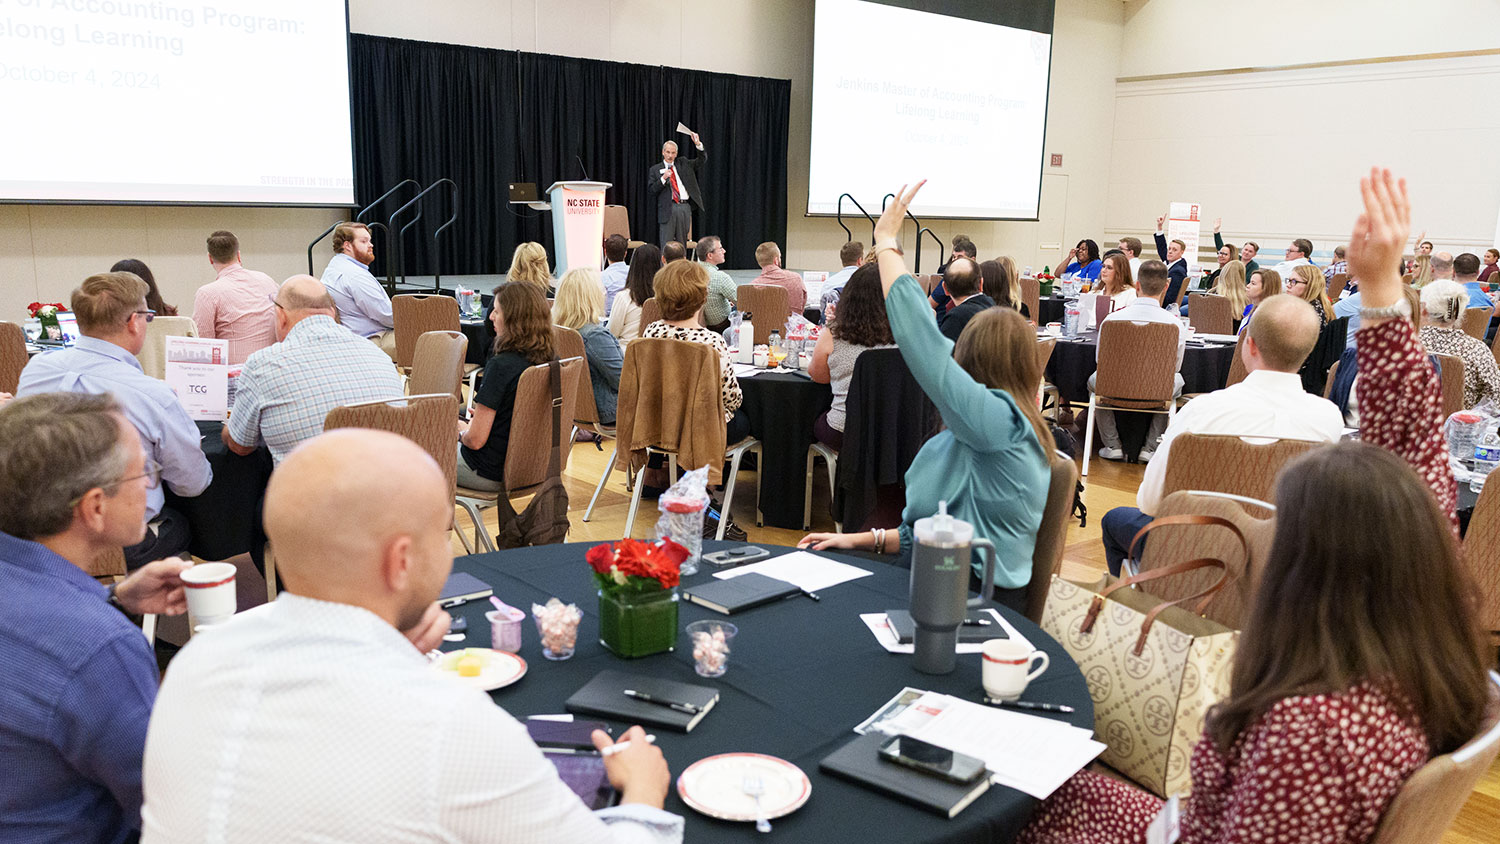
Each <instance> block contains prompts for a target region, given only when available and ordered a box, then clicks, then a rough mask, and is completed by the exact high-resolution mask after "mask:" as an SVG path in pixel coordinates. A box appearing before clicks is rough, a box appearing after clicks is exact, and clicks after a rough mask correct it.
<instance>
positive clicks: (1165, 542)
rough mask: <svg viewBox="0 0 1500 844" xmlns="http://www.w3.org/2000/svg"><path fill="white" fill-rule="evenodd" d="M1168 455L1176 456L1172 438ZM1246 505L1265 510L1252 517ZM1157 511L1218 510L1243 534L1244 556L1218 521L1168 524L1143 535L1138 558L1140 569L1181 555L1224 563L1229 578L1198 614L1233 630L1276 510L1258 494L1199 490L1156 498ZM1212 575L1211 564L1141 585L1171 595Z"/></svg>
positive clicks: (1246, 605)
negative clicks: (1256, 496) (1158, 500)
mask: <svg viewBox="0 0 1500 844" xmlns="http://www.w3.org/2000/svg"><path fill="white" fill-rule="evenodd" d="M1171 456H1172V457H1173V458H1174V459H1175V458H1176V457H1177V444H1176V443H1175V442H1174V443H1173V444H1172V454H1171ZM1247 508H1249V509H1253V510H1257V511H1260V512H1262V513H1268V514H1269V515H1266V516H1265V517H1258V516H1255V515H1252V514H1251V513H1249V512H1247ZM1156 515H1157V516H1180V515H1193V516H1218V517H1219V518H1221V519H1224V520H1226V521H1229V522H1231V523H1233V524H1234V526H1235V527H1237V528H1239V529H1240V533H1242V534H1244V535H1245V543H1246V545H1248V546H1249V548H1250V553H1249V555H1248V556H1247V555H1246V553H1245V549H1244V548H1242V547H1241V546H1240V543H1239V540H1237V539H1235V538H1234V534H1232V533H1230V532H1229V530H1228V529H1227V528H1225V527H1223V526H1222V525H1168V526H1165V527H1160V528H1157V529H1155V530H1153V531H1151V533H1150V534H1149V535H1148V537H1147V540H1146V550H1145V552H1144V553H1143V554H1142V559H1141V560H1140V568H1141V571H1143V572H1144V571H1149V570H1150V569H1157V568H1165V567H1167V566H1170V565H1173V564H1174V563H1180V562H1183V561H1186V560H1195V559H1198V558H1199V557H1212V558H1214V559H1218V560H1223V561H1224V564H1225V565H1226V566H1228V569H1229V574H1230V580H1229V582H1228V583H1227V584H1226V585H1225V587H1224V589H1223V591H1221V592H1219V594H1218V595H1216V596H1215V597H1214V599H1213V601H1211V602H1210V603H1209V605H1208V609H1207V611H1205V612H1204V615H1205V616H1207V617H1208V618H1211V619H1213V620H1214V621H1217V622H1219V623H1220V624H1223V625H1224V626H1226V627H1232V628H1234V629H1235V630H1239V629H1240V628H1241V627H1242V626H1243V624H1244V620H1245V616H1247V615H1248V614H1249V612H1250V605H1251V603H1252V601H1253V599H1254V596H1255V584H1256V581H1257V579H1258V578H1259V577H1260V573H1261V571H1262V570H1263V569H1264V568H1265V562H1266V560H1267V558H1268V557H1269V555H1270V553H1271V540H1272V538H1273V537H1274V536H1275V534H1276V516H1275V513H1274V512H1273V511H1272V510H1271V509H1270V505H1269V504H1268V503H1267V502H1265V501H1264V500H1261V501H1254V500H1253V499H1238V498H1237V497H1236V496H1224V495H1220V494H1216V493H1212V492H1205V491H1201V490H1192V491H1187V490H1183V491H1179V492H1174V493H1172V494H1171V495H1169V496H1167V497H1166V498H1165V499H1163V500H1162V503H1161V507H1160V508H1159V512H1158V513H1157V514H1156ZM1216 579H1218V574H1217V573H1216V572H1214V571H1213V570H1200V571H1194V572H1188V573H1187V574H1182V575H1178V576H1176V577H1165V578H1162V579H1160V580H1153V581H1152V582H1151V584H1150V586H1148V587H1146V591H1148V592H1150V593H1151V594H1152V595H1154V596H1156V597H1158V598H1161V599H1163V600H1167V601H1171V600H1176V599H1178V598H1184V597H1187V596H1189V595H1194V594H1196V593H1198V592H1201V591H1203V590H1204V589H1207V588H1208V587H1209V586H1210V585H1212V584H1213V582H1214V581H1215V580H1216Z"/></svg>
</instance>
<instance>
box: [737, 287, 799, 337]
mask: <svg viewBox="0 0 1500 844" xmlns="http://www.w3.org/2000/svg"><path fill="white" fill-rule="evenodd" d="M737 299H738V301H739V307H740V311H742V312H744V311H749V312H750V318H751V322H753V323H754V324H755V345H757V346H764V345H765V344H766V343H767V342H768V341H769V340H770V339H771V332H772V331H785V330H786V318H787V317H788V316H790V315H791V313H792V310H791V305H790V304H788V299H787V292H786V288H785V287H778V286H777V285H774V284H741V285H740V286H739V290H738V293H737Z"/></svg>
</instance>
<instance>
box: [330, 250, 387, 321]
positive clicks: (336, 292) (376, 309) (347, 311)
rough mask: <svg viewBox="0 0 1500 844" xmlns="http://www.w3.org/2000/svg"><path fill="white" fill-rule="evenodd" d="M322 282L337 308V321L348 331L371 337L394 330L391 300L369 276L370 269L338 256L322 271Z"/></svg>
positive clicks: (346, 256) (344, 256)
mask: <svg viewBox="0 0 1500 844" xmlns="http://www.w3.org/2000/svg"><path fill="white" fill-rule="evenodd" d="M322 281H323V286H324V287H326V288H328V295H330V296H332V297H333V303H334V304H335V305H338V307H339V319H341V320H343V321H344V327H346V328H348V329H349V330H350V331H353V332H354V333H355V334H358V335H359V336H361V337H371V336H374V335H376V334H379V333H381V332H383V331H389V330H390V329H391V328H394V327H395V325H396V318H395V317H393V316H392V315H391V297H389V296H387V295H385V288H384V287H381V286H380V282H378V281H376V280H375V276H373V275H370V268H369V267H367V266H365V265H364V264H361V263H360V262H358V261H356V260H354V259H353V258H350V257H349V256H348V255H345V254H343V253H339V254H337V255H335V256H333V260H332V261H329V262H328V267H327V268H326V269H324V270H323V279H322Z"/></svg>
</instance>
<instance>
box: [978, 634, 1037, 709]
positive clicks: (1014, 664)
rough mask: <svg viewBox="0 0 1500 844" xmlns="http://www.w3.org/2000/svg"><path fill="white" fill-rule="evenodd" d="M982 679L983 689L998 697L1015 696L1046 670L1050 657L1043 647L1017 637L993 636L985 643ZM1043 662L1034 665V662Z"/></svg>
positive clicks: (1013, 698) (1013, 697)
mask: <svg viewBox="0 0 1500 844" xmlns="http://www.w3.org/2000/svg"><path fill="white" fill-rule="evenodd" d="M982 659H983V662H982V663H981V666H982V667H981V671H980V681H981V682H982V683H983V684H984V693H985V694H986V695H988V696H990V697H991V698H994V699H996V700H1015V699H1017V698H1019V697H1020V696H1021V693H1022V692H1024V691H1026V685H1027V684H1028V683H1030V682H1031V681H1032V680H1035V679H1036V678H1037V677H1038V676H1040V675H1041V673H1042V672H1043V671H1046V670H1047V666H1048V665H1049V664H1050V660H1049V659H1048V657H1047V654H1046V653H1045V652H1043V651H1038V650H1033V649H1032V647H1031V646H1030V645H1029V644H1026V643H1024V642H1018V641H1016V640H1014V639H990V640H989V641H987V642H985V643H984V650H983V652H982ZM1037 659H1041V661H1042V662H1041V664H1040V665H1038V666H1037V667H1036V668H1032V667H1031V664H1032V662H1034V661H1036V660H1037Z"/></svg>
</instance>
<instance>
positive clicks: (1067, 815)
mask: <svg viewBox="0 0 1500 844" xmlns="http://www.w3.org/2000/svg"><path fill="white" fill-rule="evenodd" d="M1363 187H1364V194H1365V207H1366V210H1365V214H1364V215H1362V216H1361V217H1360V220H1359V222H1358V223H1356V225H1355V231H1354V237H1352V238H1351V239H1350V243H1349V264H1350V267H1351V268H1352V269H1353V270H1354V272H1355V273H1356V274H1357V275H1358V276H1359V277H1360V279H1361V280H1362V282H1363V286H1362V292H1363V293H1364V294H1365V302H1366V313H1365V315H1364V327H1363V328H1361V329H1360V330H1361V332H1363V333H1364V334H1365V337H1363V338H1362V339H1361V342H1360V343H1359V347H1358V348H1359V356H1360V358H1361V364H1362V365H1361V369H1362V370H1364V371H1365V372H1366V373H1369V374H1368V375H1367V376H1366V377H1367V378H1369V379H1370V380H1371V381H1373V382H1377V383H1376V384H1372V385H1371V387H1372V389H1371V393H1372V394H1374V395H1378V396H1379V398H1378V399H1376V400H1373V401H1372V403H1371V405H1372V406H1370V407H1368V408H1367V410H1366V414H1367V418H1366V427H1365V430H1364V432H1363V439H1364V442H1362V443H1353V442H1350V443H1342V444H1339V445H1335V446H1328V447H1325V448H1321V449H1317V450H1315V451H1313V452H1311V453H1309V454H1307V455H1304V456H1303V457H1301V458H1299V459H1297V460H1296V461H1295V462H1293V463H1292V464H1291V465H1289V466H1288V467H1287V468H1286V469H1285V470H1284V471H1283V472H1282V473H1281V476H1280V480H1279V481H1278V483H1277V490H1276V504H1277V518H1276V534H1275V538H1274V539H1273V541H1272V545H1271V550H1270V554H1269V558H1268V560H1267V562H1266V565H1265V571H1263V572H1262V573H1261V575H1260V578H1259V581H1258V582H1259V588H1258V590H1257V592H1256V595H1255V598H1254V602H1253V606H1252V609H1251V611H1250V616H1249V618H1248V619H1247V620H1246V623H1245V625H1244V631H1245V632H1244V635H1242V636H1241V638H1240V641H1239V646H1238V648H1237V650H1236V653H1235V661H1234V668H1233V676H1232V680H1231V686H1230V692H1229V696H1228V698H1226V699H1225V700H1223V701H1221V702H1220V703H1219V704H1218V705H1217V706H1215V707H1214V708H1213V709H1211V710H1210V711H1209V715H1208V719H1207V724H1206V728H1205V731H1204V735H1203V738H1202V739H1201V740H1200V741H1199V743H1198V746H1197V748H1196V750H1195V751H1194V753H1193V757H1192V761H1191V771H1192V780H1193V784H1192V789H1191V791H1190V793H1189V795H1188V796H1187V797H1186V798H1185V800H1184V805H1183V813H1182V817H1181V834H1180V839H1179V840H1180V841H1182V842H1183V844H1199V842H1222V841H1250V840H1255V841H1266V842H1283V841H1285V842H1292V841H1299V842H1300V841H1339V842H1351V844H1356V843H1357V842H1367V841H1369V840H1370V839H1371V838H1372V837H1373V836H1374V834H1375V829H1376V826H1377V824H1378V823H1379V822H1380V819H1381V816H1382V814H1383V813H1384V812H1385V810H1386V808H1387V807H1388V806H1389V805H1390V803H1391V801H1392V800H1393V799H1394V798H1395V796H1396V794H1397V792H1398V791H1399V790H1400V788H1401V786H1402V785H1403V784H1404V783H1405V781H1406V779H1407V778H1408V777H1410V776H1411V775H1412V773H1414V772H1415V771H1416V770H1417V769H1418V768H1420V767H1421V766H1422V765H1423V763H1425V762H1426V761H1427V760H1428V759H1429V758H1430V757H1432V756H1434V755H1436V754H1442V753H1448V752H1451V751H1453V750H1455V749H1456V748H1457V747H1459V746H1460V745H1462V744H1463V743H1464V742H1466V741H1468V740H1469V739H1471V738H1473V737H1474V735H1475V733H1476V732H1477V730H1478V728H1479V725H1480V723H1481V721H1482V719H1483V717H1484V712H1485V709H1486V702H1487V699H1488V683H1487V682H1486V679H1485V662H1486V659H1485V656H1484V655H1483V648H1482V645H1481V642H1482V634H1481V633H1480V631H1479V629H1478V627H1479V625H1478V623H1477V621H1476V618H1475V615H1474V606H1475V605H1474V602H1473V594H1474V589H1475V586H1474V585H1473V584H1472V583H1470V582H1469V579H1468V578H1467V577H1466V576H1465V574H1464V571H1463V569H1462V567H1461V565H1460V563H1459V559H1458V546H1457V543H1456V542H1455V538H1454V533H1453V527H1454V524H1455V523H1454V522H1453V521H1452V519H1453V502H1454V498H1453V477H1452V475H1451V474H1450V473H1449V472H1448V468H1447V458H1446V451H1447V449H1446V446H1445V445H1444V443H1443V437H1442V430H1441V427H1442V421H1443V420H1442V415H1441V412H1440V410H1439V408H1440V403H1441V397H1440V395H1439V390H1438V381H1437V377H1436V375H1435V374H1434V373H1433V371H1432V368H1431V367H1430V366H1428V364H1427V361H1426V358H1425V356H1424V355H1423V354H1422V351H1421V346H1420V344H1419V343H1418V341H1417V338H1416V333H1415V332H1414V331H1413V330H1412V328H1411V326H1410V324H1409V323H1408V322H1407V321H1406V320H1405V319H1402V318H1401V316H1402V315H1401V313H1400V311H1401V305H1400V303H1401V302H1403V301H1404V300H1403V298H1402V293H1401V286H1402V285H1401V279H1400V277H1399V275H1397V273H1396V272H1395V268H1396V266H1397V259H1398V258H1399V256H1400V252H1401V248H1402V245H1403V244H1404V243H1405V240H1406V230H1407V225H1408V223H1407V220H1408V216H1407V215H1408V209H1407V204H1406V196H1405V184H1404V183H1401V184H1399V185H1396V184H1392V183H1391V179H1390V174H1389V173H1379V174H1376V176H1375V178H1372V179H1371V180H1367V181H1365V182H1364V183H1363ZM1391 452H1394V455H1393V454H1392V453H1391ZM1402 458H1405V461H1406V462H1403V460H1402ZM1413 468H1415V469H1416V470H1417V471H1416V473H1415V474H1414V473H1413V471H1412V469H1413ZM1424 481H1425V482H1426V483H1425V484H1424ZM1434 493H1436V494H1437V498H1436V500H1434ZM1393 548H1397V549H1405V550H1404V551H1403V552H1402V553H1395V554H1393V553H1391V549H1393ZM1309 619H1315V620H1317V623H1315V624H1314V623H1309ZM1392 619H1400V620H1401V621H1400V624H1399V625H1394V626H1393V624H1392ZM1398 627H1399V629H1397V628H1398ZM1161 806H1162V802H1161V801H1160V800H1158V799H1157V798H1155V797H1152V796H1150V795H1147V794H1145V793H1144V792H1141V791H1138V790H1136V789H1135V788H1133V787H1132V786H1129V785H1127V784H1125V783H1122V782H1120V781H1118V780H1114V779H1108V778H1105V777H1102V776H1099V775H1096V774H1093V773H1090V772H1083V773H1080V774H1078V775H1076V776H1074V777H1073V778H1072V779H1071V780H1069V781H1068V782H1067V783H1066V784H1064V786H1063V787H1062V788H1060V789H1058V790H1057V791H1056V792H1053V794H1052V796H1051V797H1049V798H1048V799H1047V800H1046V801H1045V802H1044V803H1043V804H1042V806H1041V808H1040V809H1039V810H1038V812H1037V814H1036V815H1035V816H1034V818H1033V820H1032V823H1031V825H1030V826H1029V827H1028V828H1027V829H1026V830H1025V831H1024V832H1023V833H1022V835H1021V837H1020V839H1019V840H1020V841H1021V842H1023V843H1024V844H1038V843H1039V842H1046V844H1062V842H1089V844H1107V842H1114V841H1120V842H1124V841H1141V840H1144V839H1143V837H1144V835H1145V830H1146V827H1147V825H1148V824H1149V823H1150V822H1151V821H1152V819H1153V818H1154V817H1155V816H1156V815H1157V813H1158V812H1159V810H1160V809H1161Z"/></svg>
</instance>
